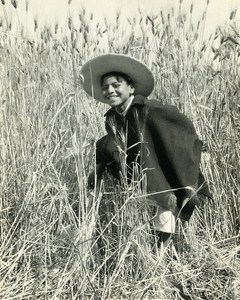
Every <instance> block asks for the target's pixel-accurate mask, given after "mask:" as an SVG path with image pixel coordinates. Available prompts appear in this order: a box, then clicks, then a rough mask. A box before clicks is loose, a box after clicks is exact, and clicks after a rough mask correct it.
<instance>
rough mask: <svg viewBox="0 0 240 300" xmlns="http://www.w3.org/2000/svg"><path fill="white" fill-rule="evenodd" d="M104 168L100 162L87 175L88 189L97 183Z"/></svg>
mask: <svg viewBox="0 0 240 300" xmlns="http://www.w3.org/2000/svg"><path fill="white" fill-rule="evenodd" d="M104 170H105V166H104V164H101V163H98V164H96V169H95V170H93V171H92V172H91V173H90V174H89V176H88V181H87V182H88V188H89V189H94V187H95V184H96V185H97V183H98V182H99V180H100V179H101V177H102V174H103V172H104Z"/></svg>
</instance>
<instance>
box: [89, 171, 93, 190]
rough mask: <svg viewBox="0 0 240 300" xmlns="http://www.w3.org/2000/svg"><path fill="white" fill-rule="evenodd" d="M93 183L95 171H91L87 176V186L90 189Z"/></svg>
mask: <svg viewBox="0 0 240 300" xmlns="http://www.w3.org/2000/svg"><path fill="white" fill-rule="evenodd" d="M94 185H95V171H92V172H91V173H90V174H89V176H88V180H87V187H88V189H90V190H92V189H94Z"/></svg>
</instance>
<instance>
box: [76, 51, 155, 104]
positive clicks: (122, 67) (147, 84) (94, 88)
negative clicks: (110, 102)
mask: <svg viewBox="0 0 240 300" xmlns="http://www.w3.org/2000/svg"><path fill="white" fill-rule="evenodd" d="M110 72H121V73H124V74H126V75H128V76H129V77H130V78H131V79H132V81H133V83H134V88H135V93H134V94H140V95H142V96H145V97H147V96H149V95H150V94H151V92H152V90H153V88H154V77H153V74H152V72H151V71H150V69H149V68H148V67H147V66H146V65H145V64H144V63H142V62H141V61H139V60H137V59H135V58H132V57H130V56H127V55H123V54H104V55H100V56H97V57H95V58H93V59H91V60H89V61H88V62H87V63H85V64H84V65H83V67H82V69H81V74H82V75H83V78H84V83H83V89H84V90H85V92H86V93H87V94H88V95H90V96H91V97H93V98H95V99H96V100H98V101H102V98H103V96H102V87H101V78H102V76H103V75H104V74H107V73H110Z"/></svg>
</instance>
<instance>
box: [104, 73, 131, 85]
mask: <svg viewBox="0 0 240 300" xmlns="http://www.w3.org/2000/svg"><path fill="white" fill-rule="evenodd" d="M108 76H114V77H116V78H117V81H119V77H122V78H123V79H124V80H125V81H126V82H127V84H128V85H132V86H133V87H134V82H133V80H132V78H131V77H129V76H128V75H126V74H124V73H121V72H109V73H106V74H103V75H102V77H101V85H102V84H103V81H104V79H105V78H106V77H108Z"/></svg>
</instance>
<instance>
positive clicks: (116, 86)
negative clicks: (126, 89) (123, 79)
mask: <svg viewBox="0 0 240 300" xmlns="http://www.w3.org/2000/svg"><path fill="white" fill-rule="evenodd" d="M120 85H121V84H120V83H114V84H113V87H114V88H118V87H119V86H120Z"/></svg>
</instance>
